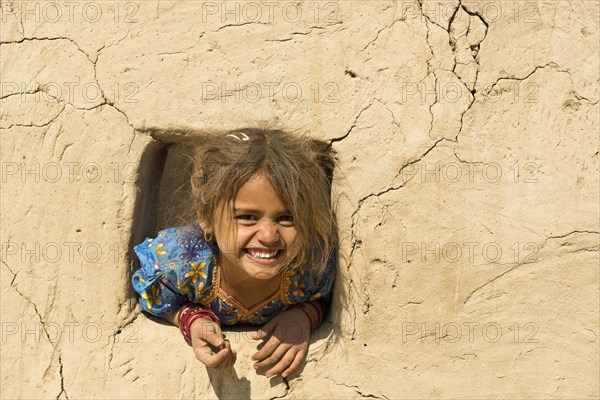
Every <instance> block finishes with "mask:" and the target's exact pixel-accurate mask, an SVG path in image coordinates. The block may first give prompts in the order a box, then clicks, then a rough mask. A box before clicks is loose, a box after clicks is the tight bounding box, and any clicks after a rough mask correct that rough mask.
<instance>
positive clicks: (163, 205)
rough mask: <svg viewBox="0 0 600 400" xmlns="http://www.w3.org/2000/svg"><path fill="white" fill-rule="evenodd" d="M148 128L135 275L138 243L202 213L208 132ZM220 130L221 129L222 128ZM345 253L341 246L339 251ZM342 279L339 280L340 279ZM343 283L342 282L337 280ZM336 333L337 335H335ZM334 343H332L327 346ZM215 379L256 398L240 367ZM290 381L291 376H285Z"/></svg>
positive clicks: (225, 393)
mask: <svg viewBox="0 0 600 400" xmlns="http://www.w3.org/2000/svg"><path fill="white" fill-rule="evenodd" d="M143 134H146V135H150V136H152V137H153V138H155V139H157V140H155V141H153V142H152V143H150V144H149V145H148V146H147V147H146V149H145V150H144V153H143V155H142V158H141V161H140V165H139V168H138V175H137V176H138V179H137V182H136V184H137V188H138V191H137V198H136V200H135V206H134V207H135V208H134V217H133V223H132V226H131V238H130V242H129V251H128V257H129V260H128V265H129V267H130V268H129V276H128V279H129V281H130V280H131V276H132V275H133V272H134V271H135V270H136V269H137V268H139V261H138V259H137V257H136V255H135V253H134V251H133V246H135V245H136V244H138V243H141V242H142V241H143V240H144V239H145V238H146V237H153V236H155V235H156V233H157V232H158V231H159V230H162V229H165V228H168V227H173V226H181V225H189V224H192V223H195V221H196V215H195V212H194V210H193V198H192V193H191V183H190V181H191V175H192V168H193V164H192V163H191V162H190V160H191V156H192V154H193V152H194V149H195V148H196V146H199V145H202V143H201V140H202V139H203V137H205V136H204V135H205V134H204V133H201V132H198V131H190V130H179V131H175V130H169V131H165V130H158V129H149V130H145V131H144V132H143ZM215 134H219V132H216V133H215ZM315 142H317V144H318V145H319V146H323V147H325V148H327V147H329V146H330V144H329V143H325V142H322V141H318V140H315ZM322 167H323V168H324V169H325V171H326V173H327V176H328V178H329V189H330V193H331V185H332V182H333V173H334V165H330V164H323V165H322ZM338 254H339V252H338ZM338 281H339V280H338ZM336 286H339V285H336ZM128 288H129V298H130V304H131V310H133V309H134V308H136V307H137V294H136V293H135V291H134V290H133V288H132V286H131V285H128ZM342 297H343V296H340V295H339V290H338V296H335V288H334V297H333V304H332V305H331V310H330V313H329V320H330V321H331V320H333V321H339V320H340V312H341V311H340V310H338V308H339V307H338V306H337V305H338V304H340V300H341V303H342V304H341V306H342V307H344V306H345V305H344V303H345V301H344V299H343V298H342ZM150 318H151V319H152V320H154V321H156V322H157V323H161V324H164V323H165V321H163V320H161V319H158V318H152V317H150ZM334 326H336V327H338V326H339V324H337V323H334V324H331V323H327V320H326V322H325V323H323V324H322V325H321V327H320V328H319V329H318V330H317V331H316V332H314V333H313V334H312V335H311V341H310V344H311V345H312V344H313V343H314V342H315V341H318V340H321V339H326V340H328V341H331V340H335V337H338V335H337V332H336V333H334V331H337V329H333V328H334ZM255 329H256V327H242V326H236V327H227V328H226V331H231V332H238V333H242V334H244V332H246V333H247V332H250V331H254V330H255ZM332 334H333V335H332ZM326 348H329V345H327V346H326ZM303 368H304V364H303V365H302V366H300V368H299V369H298V370H297V372H296V373H294V375H297V374H298V373H301V371H302V370H303ZM207 371H208V376H209V379H210V381H211V385H212V386H213V389H214V390H215V393H216V394H217V395H218V396H219V398H227V397H230V395H232V394H234V395H235V396H237V397H238V398H250V382H249V381H248V380H247V379H246V378H239V377H238V376H237V374H236V372H235V371H234V370H231V371H229V372H227V373H221V372H216V371H212V370H210V369H207ZM285 383H286V385H287V382H285Z"/></svg>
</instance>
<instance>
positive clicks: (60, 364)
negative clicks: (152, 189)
mask: <svg viewBox="0 0 600 400" xmlns="http://www.w3.org/2000/svg"><path fill="white" fill-rule="evenodd" d="M1 263H2V265H4V266H5V267H6V269H8V271H9V272H10V274H11V275H12V276H13V278H12V280H11V282H10V287H11V288H13V289H14V290H15V292H17V294H18V295H19V296H20V297H21V298H22V299H23V300H25V301H26V302H27V303H28V304H29V305H31V307H32V308H33V311H34V312H35V314H36V316H37V317H38V319H39V320H40V323H41V325H42V330H43V331H44V335H45V336H46V339H47V340H48V343H50V345H51V346H52V349H53V355H54V354H56V353H57V352H58V354H59V355H58V372H59V377H60V388H61V390H60V393H59V394H58V395H57V396H56V398H57V399H58V398H59V397H60V396H61V395H62V394H64V395H65V398H67V399H68V398H69V396H68V395H67V391H66V389H65V386H64V374H63V362H62V356H61V355H60V350H59V349H57V347H56V344H55V343H54V342H53V341H52V339H51V338H50V334H49V333H48V330H47V328H46V322H45V321H44V318H43V317H42V315H41V314H40V312H39V310H38V308H37V305H36V304H35V303H34V302H33V300H31V299H30V298H29V297H27V296H25V295H24V294H23V293H22V292H21V291H20V290H19V288H18V287H17V285H16V284H15V283H14V282H15V279H16V278H17V274H18V273H19V271H17V272H16V273H15V272H13V270H12V269H11V268H10V266H9V265H8V264H6V262H4V261H1ZM51 366H52V359H51V360H50V363H49V364H48V367H47V368H46V371H48V369H49V368H50V367H51Z"/></svg>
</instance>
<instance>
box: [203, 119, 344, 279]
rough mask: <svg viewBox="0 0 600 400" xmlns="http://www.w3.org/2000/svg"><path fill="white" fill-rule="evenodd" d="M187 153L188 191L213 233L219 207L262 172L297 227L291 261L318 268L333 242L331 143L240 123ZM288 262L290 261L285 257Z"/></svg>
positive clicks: (228, 203) (335, 236)
mask: <svg viewBox="0 0 600 400" xmlns="http://www.w3.org/2000/svg"><path fill="white" fill-rule="evenodd" d="M203 142H204V143H202V144H200V145H199V146H198V147H197V149H196V150H195V152H194V154H193V155H192V163H193V172H192V176H191V192H192V199H193V207H194V210H195V212H196V217H197V220H198V221H200V222H202V223H203V225H204V226H205V228H206V230H209V231H212V232H214V223H215V220H216V219H215V217H216V215H217V211H218V210H219V207H222V206H224V205H228V206H229V207H230V210H229V211H230V215H233V201H234V199H235V197H236V195H237V193H238V191H239V190H240V188H241V187H242V185H244V184H245V183H246V182H247V181H248V180H250V179H252V178H253V177H255V176H257V175H258V174H261V175H263V176H265V177H266V178H267V179H268V180H269V182H270V183H271V185H272V186H273V187H274V189H275V190H276V192H277V194H278V195H279V197H280V198H281V200H282V202H283V203H284V204H285V205H286V206H287V207H288V210H289V211H290V213H291V214H292V217H293V220H294V226H295V228H296V232H297V233H296V239H295V241H294V243H293V244H292V248H290V249H289V250H290V251H289V252H287V253H289V254H290V255H293V256H295V257H294V261H295V262H294V263H293V265H290V267H291V268H294V267H295V266H303V265H306V266H310V267H311V268H313V270H314V272H316V273H320V272H321V270H322V269H323V267H324V266H325V263H326V261H327V259H328V258H329V256H330V255H331V253H332V251H334V250H335V248H336V247H337V243H338V234H337V223H336V219H335V213H334V210H333V207H332V202H331V195H330V189H331V186H330V185H331V179H332V174H333V170H334V168H335V165H336V159H335V156H334V154H333V151H332V150H331V148H330V146H327V144H325V143H323V142H319V141H316V140H314V139H312V138H310V137H309V136H308V135H307V134H292V133H289V132H286V131H284V130H280V129H268V128H242V129H236V130H233V131H228V132H225V133H219V134H213V135H210V136H207V138H206V140H205V141H203ZM286 261H287V262H289V261H292V260H291V259H287V260H286Z"/></svg>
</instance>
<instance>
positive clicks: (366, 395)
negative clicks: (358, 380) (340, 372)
mask: <svg viewBox="0 0 600 400" xmlns="http://www.w3.org/2000/svg"><path fill="white" fill-rule="evenodd" d="M325 379H327V380H329V381H331V382H332V383H333V384H334V385H336V386H344V387H347V388H350V389H354V391H355V392H356V393H357V394H358V395H359V396H360V397H361V398H363V399H364V398H367V399H386V400H389V397H387V396H386V395H384V394H380V395H379V396H378V395H375V394H372V393H365V392H363V391H362V390H361V388H360V386H357V385H348V384H346V383H339V382H336V381H335V380H333V379H332V378H330V377H328V376H326V377H325Z"/></svg>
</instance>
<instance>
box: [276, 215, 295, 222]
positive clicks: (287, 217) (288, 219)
mask: <svg viewBox="0 0 600 400" xmlns="http://www.w3.org/2000/svg"><path fill="white" fill-rule="evenodd" d="M279 220H280V221H281V222H287V223H291V222H294V217H292V216H291V215H282V216H281V217H279Z"/></svg>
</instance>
